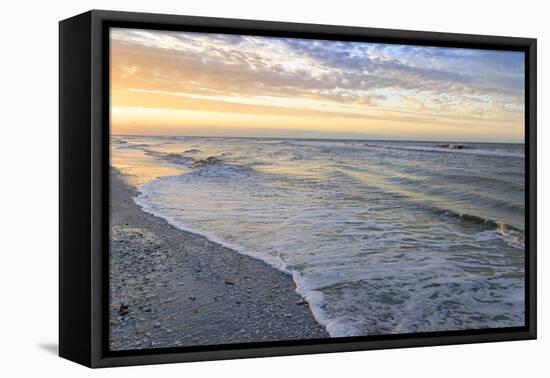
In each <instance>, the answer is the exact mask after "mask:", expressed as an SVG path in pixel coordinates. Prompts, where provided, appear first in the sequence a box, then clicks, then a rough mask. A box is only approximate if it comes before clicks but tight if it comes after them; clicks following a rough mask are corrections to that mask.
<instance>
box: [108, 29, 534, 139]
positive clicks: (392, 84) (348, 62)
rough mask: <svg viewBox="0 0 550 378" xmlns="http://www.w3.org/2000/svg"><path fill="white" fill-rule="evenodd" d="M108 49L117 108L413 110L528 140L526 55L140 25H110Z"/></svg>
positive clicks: (346, 113)
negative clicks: (503, 128)
mask: <svg viewBox="0 0 550 378" xmlns="http://www.w3.org/2000/svg"><path fill="white" fill-rule="evenodd" d="M111 45H112V47H111V48H112V50H111V51H112V54H111V58H112V67H111V69H112V71H111V72H112V90H113V104H114V106H129V105H134V106H141V107H147V106H148V104H152V103H153V102H155V107H158V105H159V104H158V103H157V102H158V101H151V94H153V93H155V92H156V93H157V94H159V95H160V93H162V95H163V96H164V97H167V96H176V97H178V96H179V100H175V99H172V100H167V99H165V100H166V103H167V104H171V105H169V106H168V107H172V108H178V107H181V108H183V109H189V110H192V109H198V108H200V109H205V108H207V107H208V106H212V107H216V106H217V107H218V109H220V108H223V109H225V110H224V111H243V112H251V111H252V112H254V113H258V111H259V110H260V109H261V111H264V112H265V113H266V114H273V113H275V114H283V113H284V114H297V113H298V110H301V111H302V112H303V113H307V114H304V115H303V116H304V117H305V116H312V114H314V113H315V112H318V115H321V116H322V115H323V114H324V113H325V114H331V115H334V114H335V113H336V116H340V117H342V118H346V117H347V118H350V117H351V118H353V117H355V118H357V117H363V119H364V120H368V119H380V118H383V119H384V120H386V121H391V120H392V117H393V119H394V120H396V121H399V120H400V119H403V118H404V116H403V113H407V115H406V118H407V119H409V118H412V119H413V120H415V121H416V122H418V123H421V122H426V119H429V120H430V121H429V122H431V123H433V124H437V123H439V124H440V125H441V127H444V125H445V124H447V123H456V122H460V120H464V122H478V123H480V124H481V123H484V122H485V123H487V122H492V123H496V122H501V123H510V124H514V125H516V130H515V134H514V135H515V137H516V138H519V137H522V131H521V130H522V122H523V112H524V109H523V98H524V88H523V83H524V60H523V53H518V52H504V51H489V50H473V49H457V48H453V49H451V48H439V47H421V46H405V45H388V44H373V43H359V42H339V41H319V40H305V39H289V38H270V37H255V36H234V35H222V34H201V33H187V32H185V33H184V32H164V31H148V30H134V29H113V30H112V31H111ZM146 93H148V94H149V95H146ZM183 97H186V98H187V99H191V98H192V99H194V100H195V101H183V100H182V98H183ZM159 98H160V97H159ZM147 99H148V100H147ZM276 99H279V100H276ZM132 101H136V102H140V101H141V103H134V104H132ZM222 103H223V106H222V105H221V104H222ZM216 104H218V105H216ZM232 104H233V105H232ZM231 106H233V109H232V110H231ZM254 106H256V107H258V108H257V109H256V110H253V109H252V108H251V107H254ZM277 109H278V110H277ZM369 117H370V118H369ZM415 117H416V118H415ZM434 117H436V118H434ZM365 127H367V126H365ZM510 129H511V127H509V125H508V126H507V130H510ZM494 132H495V133H498V132H499V130H494ZM510 137H511V136H510Z"/></svg>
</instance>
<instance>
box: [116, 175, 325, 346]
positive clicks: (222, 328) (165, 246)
mask: <svg viewBox="0 0 550 378" xmlns="http://www.w3.org/2000/svg"><path fill="white" fill-rule="evenodd" d="M137 194H138V192H137V190H136V189H135V188H133V187H131V186H129V185H127V184H126V183H125V182H124V181H123V180H122V179H121V177H120V176H119V174H118V173H117V171H115V170H112V173H111V250H110V290H111V292H110V304H111V305H110V323H111V324H110V332H111V335H110V341H111V349H112V350H128V349H143V348H162V347H174V346H196V345H218V344H228V343H245V342H261V341H275V340H292V339H308V338H324V337H328V334H327V333H326V331H325V330H324V329H323V327H321V326H320V325H319V324H318V323H317V322H316V321H315V319H314V317H313V315H312V314H311V312H310V309H309V306H308V304H307V302H304V301H303V300H302V298H301V297H300V296H299V295H298V294H296V293H295V286H294V282H293V281H292V278H291V277H290V276H288V275H285V274H284V273H281V272H279V271H277V270H275V269H273V268H271V267H269V266H267V265H266V264H265V263H263V262H261V261H259V260H256V259H253V258H251V257H248V256H244V255H241V254H238V253H237V252H235V251H233V250H230V249H228V248H225V247H223V246H221V245H218V244H216V243H213V242H211V241H209V240H208V239H206V238H205V237H202V236H199V235H195V234H192V233H189V232H185V231H182V230H179V229H176V228H175V227H173V226H171V225H170V224H168V223H167V222H166V221H165V220H163V219H160V218H158V217H155V216H153V215H151V214H148V213H146V212H144V211H142V210H141V208H140V207H139V206H137V205H136V204H135V203H134V201H133V200H132V197H134V196H136V195H137Z"/></svg>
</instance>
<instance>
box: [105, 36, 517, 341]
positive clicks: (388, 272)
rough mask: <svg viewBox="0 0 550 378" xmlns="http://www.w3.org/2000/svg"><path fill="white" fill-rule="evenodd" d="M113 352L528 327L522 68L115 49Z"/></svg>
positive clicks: (352, 56)
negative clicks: (526, 323) (526, 310)
mask: <svg viewBox="0 0 550 378" xmlns="http://www.w3.org/2000/svg"><path fill="white" fill-rule="evenodd" d="M109 55H110V56H109V60H110V62H109V64H110V67H109V68H110V148H109V150H110V224H109V228H110V243H109V244H110V249H109V347H110V349H111V350H113V351H123V350H139V349H155V348H168V347H194V346H211V345H227V344H235V343H258V342H273V341H288V340H311V339H330V338H342V337H353V336H373V335H376V336H379V335H392V334H417V333H421V332H445V331H464V330H479V329H496V328H509V327H522V326H524V325H525V244H524V243H525V150H524V137H525V136H524V130H525V109H524V101H525V100H524V98H525V87H524V86H525V57H524V53H523V52H514V51H498V50H481V49H467V48H445V47H430V46H413V45H399V44H381V43H367V42H349V41H335V40H315V39H296V38H280V37H262V36H249V35H229V34H214V33H195V32H180V31H162V30H141V29H125V28H111V29H110V54H109Z"/></svg>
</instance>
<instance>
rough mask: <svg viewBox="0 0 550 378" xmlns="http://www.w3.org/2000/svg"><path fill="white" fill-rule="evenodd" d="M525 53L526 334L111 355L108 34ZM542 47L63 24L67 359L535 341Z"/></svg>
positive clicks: (474, 40)
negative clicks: (124, 30) (195, 34)
mask: <svg viewBox="0 0 550 378" xmlns="http://www.w3.org/2000/svg"><path fill="white" fill-rule="evenodd" d="M113 26H117V27H129V28H146V29H159V30H180V31H202V32H215V33H229V34H249V35H259V36H280V37H299V38H315V39H328V40H346V41H365V42H383V43H398V44H414V45H426V46H445V47H468V48H478V49H494V50H512V51H523V52H525V67H526V75H525V148H526V153H525V156H526V159H525V164H526V166H525V172H526V181H525V183H526V190H525V195H526V198H525V201H526V202H525V204H526V219H525V222H526V237H525V239H526V243H525V253H526V255H525V258H526V265H525V266H526V278H525V279H526V285H525V294H526V298H525V303H526V317H525V319H526V324H525V327H516V328H500V329H485V330H467V331H448V332H429V333H415V334H394V335H383V336H364V337H349V338H335V339H320V340H300V341H286V342H267V343H250V344H232V345H217V346H204V347H198V346H197V347H181V348H161V349H147V350H136V351H110V350H109V348H108V314H107V313H108V311H107V309H108V295H107V294H108V269H109V265H108V243H109V240H108V238H109V231H108V226H109V173H108V172H109V167H108V165H109V69H108V68H109V56H108V47H109V38H108V29H109V27H113ZM536 62H537V56H536V39H529V38H513V37H496V36H484V35H467V34H449V33H433V32H418V31H405V30H386V29H373V28H358V27H343V26H327V25H311V24H297V23H283V22H266V21H250V20H236V19H223V18H204V17H190V16H176V15H162V14H145V13H129V12H114V11H102V10H92V11H89V12H86V13H83V14H81V15H78V16H75V17H72V18H69V19H66V20H63V21H61V22H60V24H59V93H60V94H59V187H60V191H59V212H60V217H59V219H60V224H59V354H60V356H61V357H64V358H67V359H69V360H72V361H74V362H77V363H80V364H83V365H86V366H88V367H109V366H120V365H140V364H157V363H170V362H186V361H201V360H218V359H233V358H249V357H265V356H280V355H296V354H308V353H327V352H344V351H355V350H369V349H385V348H406V347H420V346H434V345H447V344H465V343H481V342H495V341H508V340H526V339H535V338H536V328H537V325H536V322H537V311H536V308H537V303H536V302H537V297H536V92H537V91H536V85H537V82H536Z"/></svg>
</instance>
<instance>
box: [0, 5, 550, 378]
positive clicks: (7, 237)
mask: <svg viewBox="0 0 550 378" xmlns="http://www.w3.org/2000/svg"><path fill="white" fill-rule="evenodd" d="M544 3H545V2H544V1H528V0H523V1H513V2H506V1H504V0H500V1H480V0H475V1H471V0H460V1H452V2H451V1H422V0H413V1H410V0H409V1H407V0H402V1H391V0H386V1H372V2H369V1H365V0H363V1H359V0H356V1H352V0H335V1H325V2H322V1H321V0H317V1H299V0H276V1H261V0H257V1H246V0H226V1H223V0H219V1H216V0H197V1H182V0H179V1H178V0H174V1H163V0H149V1H144V0H128V1H122V0H121V1H117V0H111V1H105V0H96V1H88V0H82V1H74V2H66V3H63V2H49V1H41V2H38V1H37V2H34V3H33V2H30V1H6V2H4V3H3V7H2V8H3V9H2V21H1V22H0V28H1V33H0V38H1V45H0V48H1V52H2V53H1V58H0V64H1V66H2V69H1V70H0V75H1V76H0V84H1V86H0V94H1V95H2V105H1V107H0V109H1V113H0V114H1V115H2V117H1V118H0V130H1V134H0V135H2V138H1V139H0V140H1V147H0V154H1V159H0V162H1V163H0V164H2V166H1V167H2V169H1V170H0V177H1V179H2V185H0V191H1V193H0V198H2V206H1V207H0V211H1V213H0V214H1V215H2V216H1V217H0V222H2V224H3V227H2V232H1V235H2V238H1V241H2V244H1V245H2V247H1V252H0V253H1V256H2V260H1V263H0V267H1V273H0V280H1V285H0V288H1V289H0V290H1V298H0V301H1V303H2V304H1V309H0V318H1V319H0V320H1V321H0V324H1V328H0V329H1V331H0V349H1V352H0V359H1V361H2V363H1V364H0V375H2V376H4V377H14V376H19V375H21V376H23V375H25V376H26V375H28V376H40V375H42V374H44V375H46V374H47V375H50V374H51V375H53V374H59V376H70V377H78V376H91V375H95V376H98V375H100V374H101V375H102V376H109V377H111V376H128V375H131V376H133V377H142V376H147V377H150V376H163V377H170V376H179V377H184V376H185V377H192V376H210V375H211V376H222V377H233V376H235V377H243V376H244V377H248V376H250V377H253V376H259V375H261V376H265V377H281V376H283V375H287V376H294V375H296V376H297V375H306V374H307V375H310V376H314V377H317V376H323V377H334V376H338V377H345V376H352V375H353V376H357V375H359V374H360V375H363V376H366V377H377V376H382V375H384V376H405V377H406V376H413V377H416V376H419V377H442V376H443V377H478V376H491V377H518V376H529V375H530V374H534V375H533V376H541V375H542V371H543V369H545V370H546V374H548V372H549V371H550V368H549V365H550V364H549V363H548V350H550V348H549V347H550V345H549V344H550V342H549V341H548V338H549V337H550V335H549V326H548V323H547V322H545V320H547V319H544V315H546V316H548V301H543V300H542V299H543V298H542V296H543V295H545V294H546V289H547V286H548V277H547V276H545V275H546V273H548V274H550V271H549V269H548V264H547V263H548V259H547V258H546V256H545V254H546V252H547V249H548V247H550V240H549V238H548V237H546V235H545V233H547V230H548V228H549V226H550V221H549V220H548V217H545V214H548V213H549V210H550V209H549V200H548V198H547V197H546V198H545V197H544V196H543V195H544V192H543V189H542V188H548V186H549V185H548V180H549V177H548V175H545V174H544V171H545V168H546V167H545V163H550V152H549V149H548V148H545V142H549V141H550V138H549V135H548V134H549V131H548V128H547V127H546V121H547V117H545V113H546V109H545V105H547V103H548V88H549V86H548V84H549V83H548V77H549V75H548V72H547V71H546V67H548V64H549V58H548V51H549V50H550V45H549V44H550V27H549V25H548V24H549V21H548V13H549V12H548V10H547V9H544ZM91 8H96V9H112V10H132V11H145V12H158V13H175V14H188V15H202V16H221V17H234V18H249V19H265V20H277V21H296V22H310V23H326V24H339V25H355V26H372V27H382V28H398V29H415V30H431V31H442V32H443V31H444V32H464V33H479V34H495V35H512V36H525V37H536V38H538V39H539V60H538V63H539V82H538V83H539V97H538V104H539V149H540V152H539V167H540V168H539V196H540V197H539V204H540V206H539V233H540V238H539V319H540V323H541V324H540V329H539V335H540V338H539V340H538V341H528V342H507V343H497V344H485V345H467V346H448V347H435V348H416V349H407V350H391V351H373V352H356V353H345V354H330V355H316V356H302V357H283V358H269V359H255V360H239V361H223V362H208V363H194V364H176V365H165V366H154V367H151V366H148V367H135V368H124V369H108V370H103V371H91V370H87V369H85V368H82V367H79V366H77V365H76V364H73V363H71V362H68V361H65V360H62V359H60V358H58V357H56V356H55V355H54V353H53V352H52V349H53V348H55V344H56V343H57V243H58V240H57V189H58V187H57V54H58V44H57V30H58V29H57V21H59V20H61V19H64V18H67V17H70V16H72V15H75V14H77V13H81V12H83V11H86V10H88V9H91ZM546 114H547V113H546ZM545 347H546V348H547V351H546V353H543V350H544V348H545ZM537 371H538V374H537ZM31 374H32V375H31Z"/></svg>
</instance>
